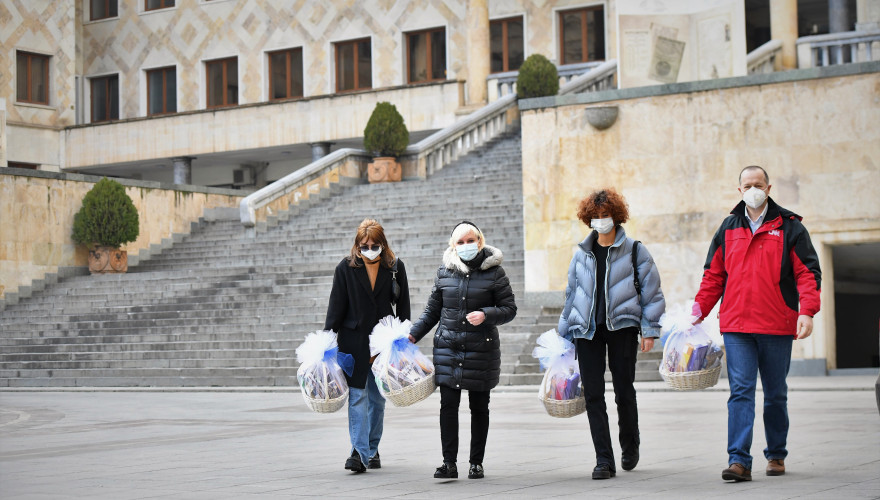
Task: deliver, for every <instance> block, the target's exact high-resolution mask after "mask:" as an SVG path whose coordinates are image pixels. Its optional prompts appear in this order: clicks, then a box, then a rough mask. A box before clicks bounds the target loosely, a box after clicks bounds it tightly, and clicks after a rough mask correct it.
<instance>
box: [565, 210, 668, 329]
mask: <svg viewBox="0 0 880 500" xmlns="http://www.w3.org/2000/svg"><path fill="white" fill-rule="evenodd" d="M597 236H598V233H597V232H596V231H593V232H591V233H590V234H589V235H588V236H587V237H586V239H584V241H582V242H581V243H580V244H579V245H578V249H577V250H576V251H575V254H574V257H572V259H571V264H570V265H569V266H568V285H567V286H566V288H565V306H564V307H563V309H562V314H561V315H560V316H559V325H558V329H557V332H559V335H561V336H563V337H565V338H566V339H568V340H572V339H592V338H593V334H594V333H595V332H596V315H595V313H594V311H593V308H594V304H593V297H595V295H596V256H595V254H593V250H592V248H593V241H594V240H595V239H596V238H597ZM633 243H634V242H633V240H632V239H630V238H627V237H626V232H625V231H624V230H623V227H621V226H617V234H616V236H615V238H614V244H613V245H611V247H610V248H609V249H608V262H607V265H606V275H605V307H606V310H605V317H606V326H607V327H608V330H609V331H615V330H620V329H623V328H627V327H633V326H640V327H641V329H642V336H644V337H659V336H660V323H659V321H660V316H661V315H662V314H663V312H664V311H665V310H666V301H665V299H664V298H663V291H662V290H660V273H659V272H658V271H657V266H656V265H655V264H654V259H652V258H651V254H650V253H648V250H647V249H646V248H645V246H644V245H642V244H639V255H638V262H637V265H638V268H639V282H640V283H641V285H642V297H641V303H640V302H639V298H638V295H637V294H636V287H635V284H634V283H633V266H632V247H633Z"/></svg>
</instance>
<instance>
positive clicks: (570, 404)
mask: <svg viewBox="0 0 880 500" xmlns="http://www.w3.org/2000/svg"><path fill="white" fill-rule="evenodd" d="M538 399H540V400H541V402H542V403H544V409H545V410H547V414H548V415H550V416H551V417H556V418H571V417H573V416H575V415H580V414H581V413H583V412H585V411H587V400H586V399H584V398H583V396H582V397H579V398H575V399H561V400H560V399H547V398H545V397H544V396H543V395H541V396H539V398H538Z"/></svg>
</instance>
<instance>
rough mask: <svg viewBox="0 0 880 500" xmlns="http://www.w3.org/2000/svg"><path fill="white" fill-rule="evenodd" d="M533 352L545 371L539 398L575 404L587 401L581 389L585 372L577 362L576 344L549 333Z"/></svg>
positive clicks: (542, 335)
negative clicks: (574, 401)
mask: <svg viewBox="0 0 880 500" xmlns="http://www.w3.org/2000/svg"><path fill="white" fill-rule="evenodd" d="M536 343H537V344H538V345H537V347H535V349H534V350H533V351H532V356H534V357H536V358H538V361H539V362H540V363H541V368H543V369H545V370H546V371H545V372H544V379H543V380H542V381H541V388H540V389H539V391H540V392H539V395H540V396H541V398H543V399H551V400H557V401H566V400H574V399H578V398H583V397H584V390H583V386H582V385H581V372H580V368H579V366H578V362H577V359H575V347H574V344H573V343H571V342H569V341H568V340H566V339H564V338H562V337H560V336H559V335H557V334H556V330H549V331H546V332H544V333H542V334H541V336H540V337H538V340H537V342H536Z"/></svg>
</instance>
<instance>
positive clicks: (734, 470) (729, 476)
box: [721, 464, 752, 482]
mask: <svg viewBox="0 0 880 500" xmlns="http://www.w3.org/2000/svg"><path fill="white" fill-rule="evenodd" d="M721 479H723V480H725V481H736V482H740V481H751V480H752V471H751V470H749V469H746V466H745V465H742V464H731V465H730V467H728V468H726V469H724V470H723V471H721Z"/></svg>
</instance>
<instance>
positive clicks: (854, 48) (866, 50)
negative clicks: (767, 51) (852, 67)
mask: <svg viewBox="0 0 880 500" xmlns="http://www.w3.org/2000/svg"><path fill="white" fill-rule="evenodd" d="M797 49H798V67H799V68H802V69H803V68H815V67H818V66H831V65H834V64H846V63H858V62H869V61H876V60H880V31H847V32H844V33H829V34H827V35H812V36H805V37H801V38H798V41H797Z"/></svg>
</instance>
